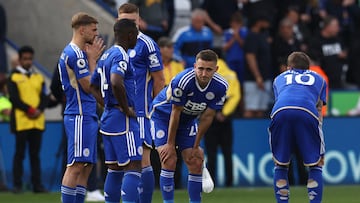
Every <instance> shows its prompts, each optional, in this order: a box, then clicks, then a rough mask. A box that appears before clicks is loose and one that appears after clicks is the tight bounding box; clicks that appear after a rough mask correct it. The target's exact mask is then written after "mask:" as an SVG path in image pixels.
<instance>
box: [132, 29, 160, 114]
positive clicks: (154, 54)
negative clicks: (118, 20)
mask: <svg viewBox="0 0 360 203" xmlns="http://www.w3.org/2000/svg"><path fill="white" fill-rule="evenodd" d="M128 53H129V56H130V64H131V66H132V67H133V68H134V70H135V76H136V95H135V96H136V97H135V100H136V103H135V110H136V114H137V116H141V117H149V112H150V105H151V103H152V100H153V94H152V90H153V80H152V79H151V76H150V73H151V72H155V71H159V70H162V69H163V65H162V62H161V55H160V49H159V47H158V45H157V44H156V43H155V42H154V40H152V39H151V38H150V37H148V36H146V35H144V34H143V33H139V35H138V39H137V42H136V46H135V47H134V49H129V50H128Z"/></svg>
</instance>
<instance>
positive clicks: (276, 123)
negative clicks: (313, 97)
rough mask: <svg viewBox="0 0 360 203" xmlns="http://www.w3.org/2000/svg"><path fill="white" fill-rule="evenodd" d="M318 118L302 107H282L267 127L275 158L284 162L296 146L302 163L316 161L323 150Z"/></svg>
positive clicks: (306, 163) (287, 161)
mask: <svg viewBox="0 0 360 203" xmlns="http://www.w3.org/2000/svg"><path fill="white" fill-rule="evenodd" d="M321 128H322V126H321V124H320V122H319V121H318V120H317V119H316V118H315V117H314V116H312V115H310V114H309V113H307V112H306V111H303V110H297V109H285V110H281V111H279V112H277V113H276V114H275V116H274V117H273V119H272V121H271V123H270V127H269V136H270V137H269V141H270V147H271V151H272V154H273V158H274V161H275V162H277V163H278V164H282V165H287V164H289V163H290V159H291V158H290V157H291V155H292V153H293V152H294V151H295V147H296V148H297V149H298V150H299V152H300V154H301V156H302V160H303V161H304V165H305V166H313V165H316V164H317V163H318V162H319V161H320V159H321V157H322V156H323V155H324V153H325V143H324V136H323V133H322V129H321Z"/></svg>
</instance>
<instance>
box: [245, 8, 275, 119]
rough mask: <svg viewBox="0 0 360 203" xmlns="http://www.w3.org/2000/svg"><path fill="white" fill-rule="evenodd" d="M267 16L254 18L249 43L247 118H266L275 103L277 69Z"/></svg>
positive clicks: (246, 83) (246, 70) (246, 58)
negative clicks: (273, 93)
mask: <svg viewBox="0 0 360 203" xmlns="http://www.w3.org/2000/svg"><path fill="white" fill-rule="evenodd" d="M269 27H270V22H269V19H268V17H267V16H266V15H259V16H256V17H253V18H252V19H251V21H250V32H249V34H248V36H247V37H246V40H245V45H244V50H245V60H246V69H245V78H244V102H245V104H244V117H245V118H263V117H264V116H265V113H266V112H267V111H268V109H269V104H270V103H271V100H272V88H271V80H272V79H273V67H272V58H271V48H270V44H271V41H270V37H269V32H268V29H269Z"/></svg>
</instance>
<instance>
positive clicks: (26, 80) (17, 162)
mask: <svg viewBox="0 0 360 203" xmlns="http://www.w3.org/2000/svg"><path fill="white" fill-rule="evenodd" d="M18 54H19V66H17V67H16V68H15V69H13V70H12V72H11V74H10V76H9V81H8V90H9V95H10V101H11V103H12V105H13V108H12V112H11V120H10V121H11V122H10V126H11V131H12V132H13V133H14V134H15V154H14V162H13V181H14V189H13V192H14V193H20V192H22V187H23V180H22V178H23V161H24V158H25V151H26V149H27V145H28V147H29V157H30V165H31V182H32V187H33V188H32V190H33V192H35V193H43V192H47V190H46V189H45V188H44V186H43V184H42V182H41V168H40V157H39V154H40V149H41V141H42V133H43V131H44V129H45V115H44V109H45V107H46V106H47V101H48V98H47V90H46V86H45V81H44V77H43V76H42V75H41V74H39V73H36V72H35V71H34V70H33V69H32V65H33V60H34V50H33V48H32V47H30V46H23V47H21V48H20V49H19V51H18Z"/></svg>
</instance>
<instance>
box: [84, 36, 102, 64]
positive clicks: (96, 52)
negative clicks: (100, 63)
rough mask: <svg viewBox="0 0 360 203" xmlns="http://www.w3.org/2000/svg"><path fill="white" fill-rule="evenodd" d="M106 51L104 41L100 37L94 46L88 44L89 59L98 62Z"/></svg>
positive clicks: (96, 39)
mask: <svg viewBox="0 0 360 203" xmlns="http://www.w3.org/2000/svg"><path fill="white" fill-rule="evenodd" d="M104 50H105V45H104V40H103V39H101V38H100V37H97V36H96V37H95V39H94V41H93V43H92V44H86V47H85V52H86V54H87V56H88V59H89V60H90V59H92V60H95V61H97V60H98V59H99V57H100V56H101V54H102V52H103V51H104Z"/></svg>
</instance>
